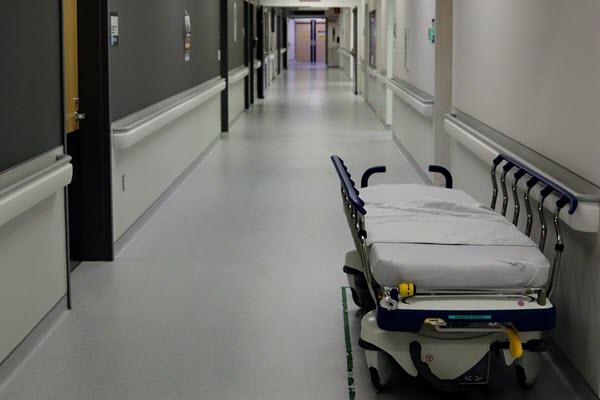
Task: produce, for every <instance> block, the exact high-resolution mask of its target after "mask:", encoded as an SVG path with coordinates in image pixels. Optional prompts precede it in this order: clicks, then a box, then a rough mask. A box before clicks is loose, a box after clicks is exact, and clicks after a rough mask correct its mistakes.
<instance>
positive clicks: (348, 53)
mask: <svg viewBox="0 0 600 400" xmlns="http://www.w3.org/2000/svg"><path fill="white" fill-rule="evenodd" d="M339 50H340V52H341V53H342V54H343V55H345V56H346V57H352V52H351V51H349V50H346V49H344V48H342V47H340V48H339Z"/></svg>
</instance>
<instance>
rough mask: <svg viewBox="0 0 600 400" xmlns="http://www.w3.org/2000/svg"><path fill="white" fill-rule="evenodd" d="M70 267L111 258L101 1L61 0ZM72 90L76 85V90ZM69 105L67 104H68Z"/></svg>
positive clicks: (105, 19)
mask: <svg viewBox="0 0 600 400" xmlns="http://www.w3.org/2000/svg"><path fill="white" fill-rule="evenodd" d="M63 7H64V25H65V26H64V51H65V61H66V64H65V104H66V105H67V111H66V118H65V122H66V127H67V128H69V127H70V129H67V130H66V132H67V152H68V154H69V155H70V156H71V157H72V158H73V161H72V163H73V166H74V173H73V182H72V184H71V186H70V187H69V196H68V198H69V209H68V210H69V247H70V258H71V267H72V268H75V267H76V266H77V265H78V264H79V262H81V261H110V260H112V259H113V258H114V249H113V231H112V193H111V185H112V173H111V155H110V154H111V141H110V116H109V101H108V90H109V89H108V79H107V77H108V43H109V38H108V32H107V30H106V29H103V27H105V26H107V25H106V24H108V19H109V16H108V8H107V5H106V2H104V1H101V2H100V3H96V4H91V3H90V2H86V1H81V2H79V1H77V0H64V6H63ZM73 88H77V91H75V90H74V89H73ZM69 105H71V108H69Z"/></svg>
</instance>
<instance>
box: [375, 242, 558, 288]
mask: <svg viewBox="0 0 600 400" xmlns="http://www.w3.org/2000/svg"><path fill="white" fill-rule="evenodd" d="M369 258H370V263H371V271H372V272H373V276H374V277H375V280H376V281H377V282H378V283H379V284H380V285H382V286H389V287H394V286H398V285H399V284H400V283H404V282H406V283H414V284H415V285H417V287H421V288H428V289H476V288H490V289H497V288H503V289H506V288H524V287H541V286H543V285H545V284H546V282H547V281H548V275H549V271H550V263H549V262H548V260H547V259H546V257H544V255H543V254H542V253H541V252H540V251H539V250H538V248H537V247H526V246H467V245H458V246H453V245H430V244H413V243H375V244H373V245H372V246H371V248H370V254H369Z"/></svg>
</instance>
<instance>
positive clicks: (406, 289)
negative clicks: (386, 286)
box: [398, 283, 415, 297]
mask: <svg viewBox="0 0 600 400" xmlns="http://www.w3.org/2000/svg"><path fill="white" fill-rule="evenodd" d="M398 292H399V293H400V296H401V297H411V296H414V295H415V285H413V284H412V283H401V284H400V286H399V287H398Z"/></svg>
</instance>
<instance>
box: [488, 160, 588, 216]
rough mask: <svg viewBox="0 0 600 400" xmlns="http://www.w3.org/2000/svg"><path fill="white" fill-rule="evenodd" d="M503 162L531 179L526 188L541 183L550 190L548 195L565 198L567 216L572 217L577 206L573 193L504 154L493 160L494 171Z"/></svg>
mask: <svg viewBox="0 0 600 400" xmlns="http://www.w3.org/2000/svg"><path fill="white" fill-rule="evenodd" d="M503 161H504V162H506V163H507V165H508V164H511V165H513V166H516V167H518V168H520V169H521V170H524V171H526V174H527V175H528V176H530V177H531V179H530V180H529V182H527V187H529V188H532V187H533V186H535V185H536V184H538V183H541V184H543V185H546V188H548V187H549V188H551V189H548V190H550V193H557V194H559V198H560V197H563V196H564V197H566V198H567V199H568V203H569V205H570V207H569V214H571V215H573V214H574V213H575V210H577V206H578V203H579V202H578V200H577V197H576V196H575V195H574V194H573V193H571V192H570V191H568V190H567V189H565V188H564V187H562V186H560V185H559V184H558V183H556V182H553V181H552V180H550V179H548V178H547V177H545V176H543V175H542V174H540V173H539V172H537V171H536V170H534V169H533V168H531V167H530V166H528V165H525V164H524V163H522V162H520V161H517V160H516V159H514V158H512V157H510V156H507V155H506V154H499V155H498V157H496V158H495V159H494V161H493V166H494V171H495V168H496V167H497V166H498V165H500V164H501V163H502V162H503ZM511 168H512V167H511ZM519 172H520V171H519ZM494 175H495V174H494Z"/></svg>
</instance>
